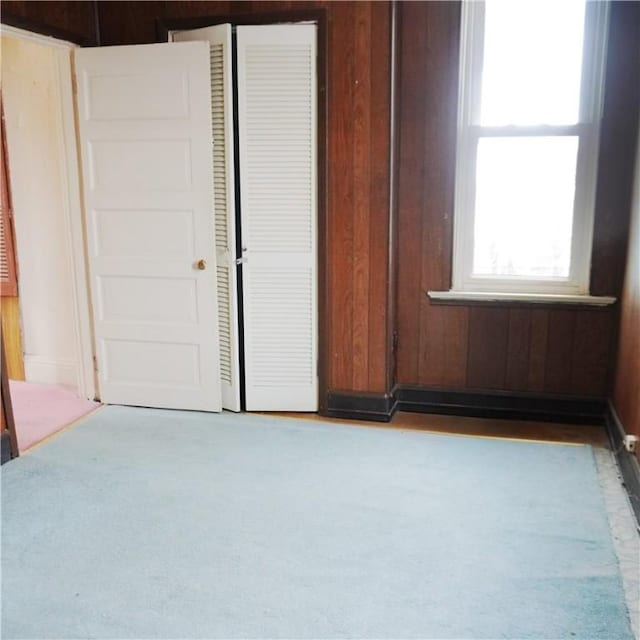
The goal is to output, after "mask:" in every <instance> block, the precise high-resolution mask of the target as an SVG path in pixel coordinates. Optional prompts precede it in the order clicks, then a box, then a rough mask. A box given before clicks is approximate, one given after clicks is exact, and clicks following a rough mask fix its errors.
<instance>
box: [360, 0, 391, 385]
mask: <svg viewBox="0 0 640 640" xmlns="http://www.w3.org/2000/svg"><path fill="white" fill-rule="evenodd" d="M390 26H391V5H390V4H389V3H386V2H376V3H373V4H372V5H371V33H370V41H369V47H370V51H371V53H370V74H371V77H370V85H371V86H370V92H371V94H370V101H369V105H367V108H368V109H369V122H370V126H369V149H370V153H369V157H370V167H369V185H368V189H369V202H370V208H369V229H368V233H369V253H370V257H369V264H370V268H369V297H370V299H371V300H372V301H380V300H386V299H387V296H388V287H387V283H388V280H389V278H390V277H391V275H390V273H389V215H390V205H389V187H390V184H389V173H390V172H389V158H390V151H391V149H390V143H391V142H390V134H389V135H386V132H388V131H389V128H390V124H391V123H390V113H389V109H390V104H391V84H390V81H391V51H390V49H391V33H390ZM381 132H385V135H380V133H381ZM365 188H367V185H365ZM389 307H390V304H389V301H388V300H387V304H386V306H382V305H381V304H370V305H369V308H368V312H369V337H368V349H369V372H368V386H367V389H386V388H387V366H391V357H390V355H391V354H390V349H389V347H390V345H389V344H388V341H389V331H388V323H391V322H392V318H391V317H387V311H388V309H389ZM387 362H389V365H387ZM388 388H391V387H390V386H389V387H388Z"/></svg>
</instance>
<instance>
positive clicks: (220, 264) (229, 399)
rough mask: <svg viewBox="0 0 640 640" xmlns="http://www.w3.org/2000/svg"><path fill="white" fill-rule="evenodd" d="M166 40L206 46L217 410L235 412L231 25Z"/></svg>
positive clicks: (237, 401)
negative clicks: (217, 357) (217, 340)
mask: <svg viewBox="0 0 640 640" xmlns="http://www.w3.org/2000/svg"><path fill="white" fill-rule="evenodd" d="M172 40H173V41H174V42H184V41H193V40H201V41H202V40H204V41H205V42H208V43H209V46H210V55H211V66H210V71H211V121H212V123H213V182H214V193H215V205H216V206H215V228H216V258H217V261H216V264H217V267H216V275H217V279H218V329H219V332H220V380H221V384H222V408H223V409H229V410H231V411H240V355H239V354H240V350H239V346H238V293H237V290H238V285H237V267H236V208H235V180H234V157H233V79H232V67H231V55H232V53H231V46H232V45H231V25H230V24H221V25H216V26H215V27H205V28H204V29H194V30H192V31H177V32H174V33H173V34H172Z"/></svg>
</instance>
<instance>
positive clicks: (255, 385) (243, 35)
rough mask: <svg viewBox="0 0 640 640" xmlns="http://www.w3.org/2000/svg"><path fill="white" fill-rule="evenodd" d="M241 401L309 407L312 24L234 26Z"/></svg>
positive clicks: (313, 365)
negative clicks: (242, 248)
mask: <svg viewBox="0 0 640 640" xmlns="http://www.w3.org/2000/svg"><path fill="white" fill-rule="evenodd" d="M237 48H238V130H239V142H240V145H239V154H240V202H241V211H240V215H241V221H242V244H243V245H244V246H245V247H246V252H245V255H244V257H245V259H246V262H245V264H243V267H242V269H243V272H242V273H243V308H244V314H243V315H244V349H245V385H246V406H247V409H248V410H265V411H268V410H273V411H316V410H317V409H318V382H317V380H318V378H317V342H318V340H317V300H316V299H317V293H316V292H317V266H316V263H317V261H316V218H317V215H316V165H317V161H316V28H315V26H314V25H293V24H288V25H267V26H246V27H242V26H239V27H238V28H237Z"/></svg>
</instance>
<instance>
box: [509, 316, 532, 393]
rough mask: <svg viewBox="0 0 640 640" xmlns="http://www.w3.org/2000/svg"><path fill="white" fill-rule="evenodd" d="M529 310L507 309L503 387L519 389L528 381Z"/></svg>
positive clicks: (525, 385)
mask: <svg viewBox="0 0 640 640" xmlns="http://www.w3.org/2000/svg"><path fill="white" fill-rule="evenodd" d="M530 344H531V311H530V310H528V309H510V310H509V335H508V339H507V373H506V378H505V388H506V389H512V390H514V391H520V390H523V389H526V388H527V385H528V383H529V359H530V356H531V353H530V349H529V345H530Z"/></svg>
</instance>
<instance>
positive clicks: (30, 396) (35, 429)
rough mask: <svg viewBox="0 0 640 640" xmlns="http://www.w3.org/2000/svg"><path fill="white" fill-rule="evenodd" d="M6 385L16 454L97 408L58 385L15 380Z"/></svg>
mask: <svg viewBox="0 0 640 640" xmlns="http://www.w3.org/2000/svg"><path fill="white" fill-rule="evenodd" d="M9 385H10V390H11V401H12V403H13V415H14V418H15V422H16V432H17V434H18V448H19V449H20V452H23V451H26V450H27V449H28V448H29V447H32V446H33V445H34V444H36V443H37V442H40V440H44V438H46V437H47V436H50V435H51V434H52V433H55V432H56V431H60V429H62V428H64V427H66V426H67V425H68V424H71V423H72V422H73V421H74V420H77V419H78V418H80V417H81V416H83V415H85V414H87V413H89V412H90V411H93V410H94V409H95V408H97V407H99V406H100V404H99V403H98V402H91V401H90V400H83V399H82V398H78V396H77V395H76V393H75V392H74V391H73V390H72V389H71V388H69V387H63V386H61V385H56V384H36V383H34V382H18V381H16V380H10V381H9Z"/></svg>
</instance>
